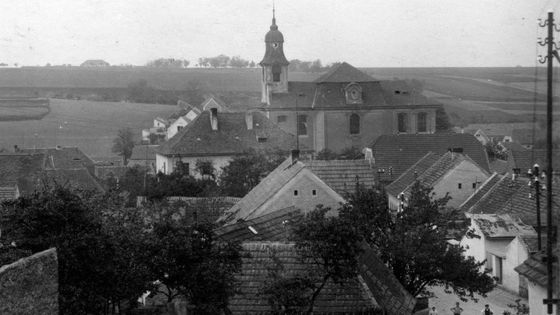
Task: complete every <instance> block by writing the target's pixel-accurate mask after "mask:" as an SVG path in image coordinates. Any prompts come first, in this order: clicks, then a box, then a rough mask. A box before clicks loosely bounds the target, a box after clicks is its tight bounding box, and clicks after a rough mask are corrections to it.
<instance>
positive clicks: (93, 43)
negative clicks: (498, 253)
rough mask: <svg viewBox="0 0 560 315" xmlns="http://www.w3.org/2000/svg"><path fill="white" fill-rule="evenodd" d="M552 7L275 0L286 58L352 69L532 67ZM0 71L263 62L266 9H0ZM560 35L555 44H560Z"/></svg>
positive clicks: (187, 3)
mask: <svg viewBox="0 0 560 315" xmlns="http://www.w3.org/2000/svg"><path fill="white" fill-rule="evenodd" d="M559 3H560V1H557V0H468V1H466V0H382V1H381V0H275V7H276V19H277V24H278V26H279V30H280V31H281V32H282V33H283V34H284V39H285V43H284V52H285V55H286V57H287V58H288V59H300V60H315V59H321V61H323V63H324V64H326V63H331V62H336V61H346V62H348V63H350V64H352V65H354V66H357V67H490V66H496V67H501V66H505V67H513V66H518V65H521V66H534V65H535V60H536V56H537V55H538V54H541V53H542V54H544V53H545V50H544V48H538V49H537V46H536V39H537V37H539V36H545V33H544V30H539V29H538V28H537V18H546V15H547V11H548V10H553V12H554V13H555V15H557V16H560V4H559ZM0 12H2V15H1V16H2V18H1V19H0V30H1V31H0V62H5V63H9V64H10V65H12V64H14V63H18V64H20V65H45V64H47V63H50V64H53V65H54V64H73V65H79V64H80V63H82V62H83V61H85V60H87V59H103V60H105V61H107V62H109V63H110V64H117V65H118V64H133V65H143V64H145V63H146V62H148V61H149V60H153V59H156V58H162V57H165V58H181V59H187V60H190V61H191V64H195V63H196V62H197V60H198V58H200V57H212V56H217V55H219V54H226V55H229V56H240V57H242V58H244V59H248V60H254V61H255V62H259V61H260V60H261V58H262V56H263V54H264V35H265V34H266V32H267V31H268V28H269V26H270V23H271V17H272V0H236V1H231V0H213V1H210V0H88V1H87V0H49V1H44V0H17V1H16V0H14V1H8V0H4V1H0ZM559 36H560V35H559Z"/></svg>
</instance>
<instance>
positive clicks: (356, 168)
mask: <svg viewBox="0 0 560 315" xmlns="http://www.w3.org/2000/svg"><path fill="white" fill-rule="evenodd" d="M303 163H304V164H305V165H306V166H307V167H308V168H309V169H311V171H312V172H313V174H315V175H317V177H319V178H320V179H321V180H322V181H324V182H325V184H327V185H329V187H331V188H332V189H333V190H334V191H336V192H337V193H339V194H340V195H341V196H345V194H346V193H349V192H352V191H354V189H355V188H356V183H358V182H359V183H360V184H361V185H363V186H364V187H370V188H371V187H373V186H374V185H375V178H374V170H373V167H372V166H371V165H370V164H369V162H368V161H366V160H328V161H327V160H305V161H303Z"/></svg>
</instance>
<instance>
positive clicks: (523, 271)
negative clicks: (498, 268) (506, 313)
mask: <svg viewBox="0 0 560 315" xmlns="http://www.w3.org/2000/svg"><path fill="white" fill-rule="evenodd" d="M552 254H553V255H554V256H555V257H559V255H560V251H559V250H558V248H556V249H554V250H553V253H552ZM545 257H546V254H545V253H544V252H539V253H536V254H533V255H531V256H529V258H528V259H526V260H525V261H524V262H523V263H522V264H521V265H519V266H517V267H516V268H515V271H517V272H518V273H519V275H521V276H523V277H525V278H526V279H527V293H528V294H527V296H528V300H529V314H530V315H541V314H547V306H546V305H545V304H543V300H544V299H546V298H547V297H548V294H547V284H548V275H547V265H546V263H544V262H543V260H544V258H545ZM552 268H553V270H555V274H554V276H553V296H552V297H553V298H558V297H559V295H558V280H557V279H558V272H557V271H558V270H559V268H560V266H559V265H558V261H556V262H554V263H553V266H552ZM552 314H557V306H554V307H553V311H552Z"/></svg>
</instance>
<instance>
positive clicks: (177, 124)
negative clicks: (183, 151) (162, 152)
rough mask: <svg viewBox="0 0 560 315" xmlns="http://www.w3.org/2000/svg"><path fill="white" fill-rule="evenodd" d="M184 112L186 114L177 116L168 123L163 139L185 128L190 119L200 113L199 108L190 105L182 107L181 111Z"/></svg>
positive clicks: (171, 136) (169, 137)
mask: <svg viewBox="0 0 560 315" xmlns="http://www.w3.org/2000/svg"><path fill="white" fill-rule="evenodd" d="M184 112H186V114H184V115H182V116H179V117H178V118H177V119H175V120H174V121H173V122H171V123H170V124H169V126H168V127H167V135H166V137H165V139H171V138H173V136H174V135H176V134H177V133H178V132H179V131H181V129H183V128H185V127H186V126H187V125H188V124H189V123H190V122H191V121H193V120H195V118H196V117H198V115H200V113H201V110H200V109H198V108H197V107H194V106H191V107H190V108H186V109H183V110H182V113H184Z"/></svg>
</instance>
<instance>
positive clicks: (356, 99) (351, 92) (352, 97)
mask: <svg viewBox="0 0 560 315" xmlns="http://www.w3.org/2000/svg"><path fill="white" fill-rule="evenodd" d="M345 92H346V104H362V103H363V100H362V87H361V86H360V85H359V84H358V83H354V82H352V83H350V84H348V85H347V86H346V88H345Z"/></svg>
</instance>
